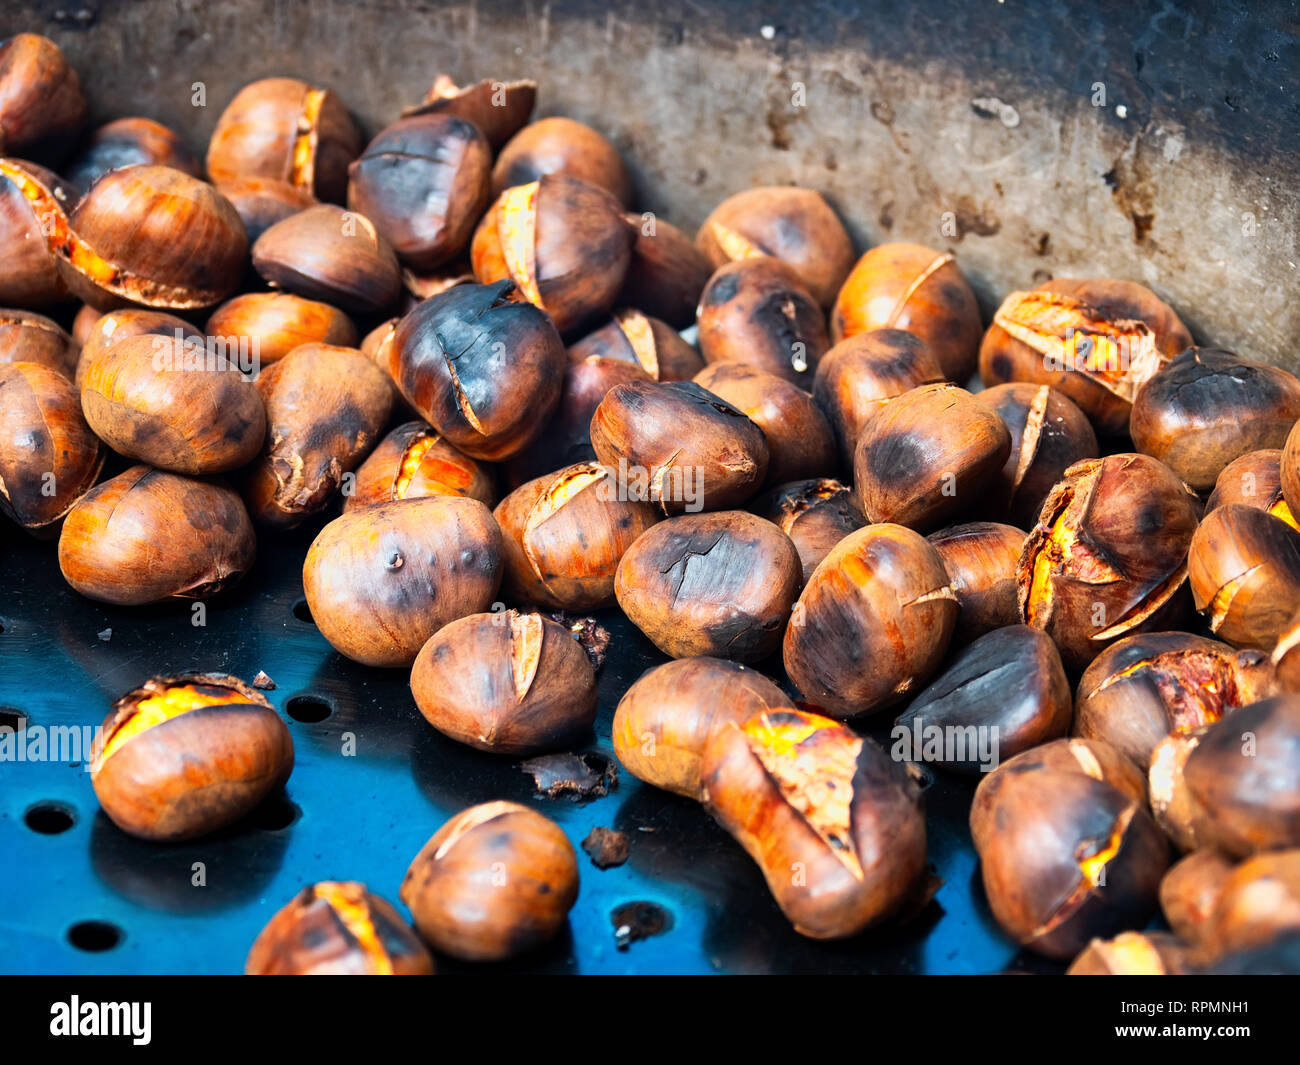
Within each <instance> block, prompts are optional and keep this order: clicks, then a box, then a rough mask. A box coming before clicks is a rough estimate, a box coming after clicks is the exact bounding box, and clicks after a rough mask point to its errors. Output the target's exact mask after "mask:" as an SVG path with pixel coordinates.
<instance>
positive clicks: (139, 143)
mask: <svg viewBox="0 0 1300 1065" xmlns="http://www.w3.org/2000/svg"><path fill="white" fill-rule="evenodd" d="M142 163H148V164H152V165H154V166H170V167H172V168H173V169H176V170H180V171H183V172H184V173H186V174H189V175H190V177H196V178H197V177H202V176H203V173H202V170H201V168H200V167H199V161H198V160H197V159H195V158H194V156H193V155H192V154H191V152H190V150H189V149H188V148H187V147H185V143H184V142H183V141H182V140H181V139H180V137H178V136H177V135H176V134H175V132H174V131H172V130H170V129H168V128H167V127H166V126H164V125H163V124H162V123H161V122H155V121H154V120H153V119H152V118H119V119H116V120H115V121H113V122H109V123H108V124H107V125H103V126H100V127H99V129H97V130H95V132H94V134H92V135H91V138H90V143H89V144H87V145H86V147H85V148H83V149H82V150H81V153H80V154H79V155H78V156H77V158H76V159H75V160H74V161H73V162H72V164H71V165H70V166H69V167H68V168H67V174H68V180H69V181H71V182H72V183H73V184H74V185H76V186H77V187H78V188H83V189H88V188H90V186H91V185H93V184H94V183H95V182H96V181H98V180H99V179H100V178H101V177H103V176H104V175H105V174H107V173H108V172H109V171H110V170H119V169H121V168H122V167H124V166H139V165H140V164H142Z"/></svg>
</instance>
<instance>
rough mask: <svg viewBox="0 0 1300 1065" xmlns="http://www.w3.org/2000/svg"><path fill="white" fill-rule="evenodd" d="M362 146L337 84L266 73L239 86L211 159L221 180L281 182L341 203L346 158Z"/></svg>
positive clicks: (217, 133) (216, 135)
mask: <svg viewBox="0 0 1300 1065" xmlns="http://www.w3.org/2000/svg"><path fill="white" fill-rule="evenodd" d="M360 151H361V133H360V132H359V131H358V129H357V127H356V125H355V124H354V123H353V121H352V118H351V116H349V115H348V111H347V108H346V107H345V106H344V105H343V101H342V100H340V99H339V98H338V96H336V95H335V94H334V93H333V92H332V91H330V90H329V89H317V88H313V87H312V86H310V85H308V84H307V83H306V82H303V81H298V80H297V79H296V78H262V79H261V80H260V81H254V82H250V83H249V84H248V85H245V86H244V87H243V88H242V89H240V90H239V92H237V93H236V94H235V97H234V99H232V100H231V101H230V103H228V104H227V105H226V109H225V110H224V111H222V112H221V116H220V117H219V118H218V119H217V125H216V128H215V129H214V130H213V131H212V139H211V140H210V141H209V142H208V158H207V165H208V173H209V174H211V175H212V180H213V181H216V182H217V183H221V182H222V181H227V180H231V179H239V178H261V179H265V180H272V181H281V182H284V183H285V184H287V185H289V186H290V187H292V188H294V189H298V190H300V191H302V192H304V193H309V194H310V195H312V196H315V197H316V198H318V199H321V200H329V201H332V202H334V203H342V202H343V196H344V193H345V192H346V191H347V185H348V175H347V168H348V164H349V163H350V162H352V160H353V159H355V158H356V157H357V154H358V153H359V152H360Z"/></svg>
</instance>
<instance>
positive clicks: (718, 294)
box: [702, 274, 740, 307]
mask: <svg viewBox="0 0 1300 1065" xmlns="http://www.w3.org/2000/svg"><path fill="white" fill-rule="evenodd" d="M739 291H740V275H739V274H723V275H722V276H721V277H719V278H718V279H717V280H716V281H712V282H710V283H709V284H708V285H707V286H706V287H705V289H704V296H703V300H702V302H703V303H704V304H705V305H706V306H709V307H717V306H720V305H721V304H723V303H726V302H727V301H728V300H732V299H735V298H736V293H737V292H739Z"/></svg>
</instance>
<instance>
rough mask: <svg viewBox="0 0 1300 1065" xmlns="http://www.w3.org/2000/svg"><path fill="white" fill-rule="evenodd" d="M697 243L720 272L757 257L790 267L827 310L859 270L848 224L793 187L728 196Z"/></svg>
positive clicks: (813, 194) (806, 191) (819, 198)
mask: <svg viewBox="0 0 1300 1065" xmlns="http://www.w3.org/2000/svg"><path fill="white" fill-rule="evenodd" d="M695 243H696V245H697V246H698V247H699V249H700V251H702V252H703V253H704V254H705V255H706V256H707V257H708V260H709V263H710V264H711V265H712V266H713V267H714V268H717V267H719V266H722V265H723V264H724V263H729V262H734V261H735V260H737V259H745V258H749V257H751V256H754V255H770V256H772V257H773V258H775V259H780V260H782V261H783V262H786V263H789V264H790V265H791V266H792V267H794V270H795V273H797V274H798V275H799V277H800V279H801V280H802V281H803V283H804V285H805V286H807V288H808V291H809V292H811V293H812V295H813V298H814V299H815V300H816V301H817V302H818V304H820V305H821V306H822V307H829V306H830V305H831V304H832V303H834V302H835V296H836V294H837V293H838V292H839V290H840V286H841V285H842V284H843V283H844V279H845V278H846V277H848V274H849V270H851V269H852V268H853V241H852V240H851V239H850V238H849V234H848V232H847V231H846V230H845V229H844V223H842V222H841V221H840V220H839V217H838V216H837V215H836V214H835V212H834V211H833V210H832V209H831V206H830V205H829V204H828V203H827V202H826V201H825V200H824V199H823V198H822V195H821V193H819V192H815V191H813V190H812V189H801V188H796V187H794V186H792V185H775V186H759V187H756V188H751V189H745V190H744V191H743V192H738V193H736V194H735V195H734V196H728V197H727V198H726V199H725V200H723V201H722V202H721V203H720V204H718V206H717V207H715V208H714V209H713V212H712V213H711V214H710V215H709V217H708V218H706V219H705V220H704V224H703V225H702V226H700V229H699V232H698V233H697V234H696V235H695Z"/></svg>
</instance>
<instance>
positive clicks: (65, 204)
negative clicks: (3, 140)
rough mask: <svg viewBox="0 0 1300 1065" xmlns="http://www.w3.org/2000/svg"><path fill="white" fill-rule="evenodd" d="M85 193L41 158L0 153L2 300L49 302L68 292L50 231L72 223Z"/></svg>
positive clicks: (23, 304)
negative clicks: (30, 159)
mask: <svg viewBox="0 0 1300 1065" xmlns="http://www.w3.org/2000/svg"><path fill="white" fill-rule="evenodd" d="M80 197H81V193H80V191H79V190H78V189H77V188H76V186H74V185H72V184H71V183H70V182H66V181H64V180H63V179H62V178H61V177H59V176H58V175H57V174H54V173H51V172H50V171H48V170H46V169H45V168H44V167H41V166H37V165H36V164H35V163H28V162H24V161H23V160H21V159H0V241H3V243H4V247H5V249H6V251H5V258H4V262H3V263H0V303H3V304H6V305H17V306H20V307H44V306H46V305H48V304H51V303H59V302H61V301H63V300H65V299H67V298H68V286H67V283H66V282H65V281H64V280H63V275H62V274H61V273H60V270H59V263H58V258H57V256H56V255H55V253H54V247H53V245H52V244H51V242H50V240H49V234H51V233H62V232H66V231H67V229H68V216H67V212H69V211H70V210H72V207H73V205H74V204H75V203H76V202H77V200H78V199H80Z"/></svg>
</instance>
